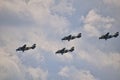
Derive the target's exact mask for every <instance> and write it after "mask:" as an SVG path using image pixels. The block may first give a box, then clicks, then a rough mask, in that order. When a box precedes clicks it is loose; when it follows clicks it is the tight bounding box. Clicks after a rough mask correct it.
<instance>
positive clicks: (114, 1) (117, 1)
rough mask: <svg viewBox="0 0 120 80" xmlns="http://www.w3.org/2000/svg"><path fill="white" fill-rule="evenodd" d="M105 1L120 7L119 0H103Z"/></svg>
mask: <svg viewBox="0 0 120 80" xmlns="http://www.w3.org/2000/svg"><path fill="white" fill-rule="evenodd" d="M103 2H104V3H106V4H110V5H113V6H118V7H120V1H119V0H103Z"/></svg>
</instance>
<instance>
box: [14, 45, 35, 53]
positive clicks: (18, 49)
mask: <svg viewBox="0 0 120 80" xmlns="http://www.w3.org/2000/svg"><path fill="white" fill-rule="evenodd" d="M35 48H36V44H33V45H32V46H31V47H26V44H25V45H23V46H22V47H19V48H17V49H16V51H22V52H24V51H26V50H29V49H35Z"/></svg>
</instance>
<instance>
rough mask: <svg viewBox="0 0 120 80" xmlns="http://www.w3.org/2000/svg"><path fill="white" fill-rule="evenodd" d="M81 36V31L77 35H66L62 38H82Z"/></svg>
mask: <svg viewBox="0 0 120 80" xmlns="http://www.w3.org/2000/svg"><path fill="white" fill-rule="evenodd" d="M80 37H81V33H79V34H78V35H77V36H72V35H68V36H65V37H64V38H62V39H61V40H68V41H70V40H73V39H75V38H80Z"/></svg>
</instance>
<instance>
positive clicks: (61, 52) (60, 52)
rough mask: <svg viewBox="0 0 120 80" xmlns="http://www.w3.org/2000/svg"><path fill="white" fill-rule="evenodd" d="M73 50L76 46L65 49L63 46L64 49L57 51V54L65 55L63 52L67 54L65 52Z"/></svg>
mask: <svg viewBox="0 0 120 80" xmlns="http://www.w3.org/2000/svg"><path fill="white" fill-rule="evenodd" d="M73 51H74V47H71V48H70V49H65V48H63V49H61V50H58V51H56V54H61V55H63V54H65V53H67V52H73Z"/></svg>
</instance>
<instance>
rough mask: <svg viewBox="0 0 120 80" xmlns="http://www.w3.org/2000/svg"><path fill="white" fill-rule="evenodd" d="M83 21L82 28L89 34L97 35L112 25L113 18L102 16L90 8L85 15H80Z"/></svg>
mask: <svg viewBox="0 0 120 80" xmlns="http://www.w3.org/2000/svg"><path fill="white" fill-rule="evenodd" d="M81 20H82V21H83V23H84V26H83V29H84V31H86V32H87V33H88V35H89V36H99V35H100V34H101V32H103V31H107V30H108V29H110V28H111V27H112V22H114V19H113V18H110V17H109V16H107V17H104V16H102V15H100V14H98V13H97V12H96V11H95V10H90V11H89V12H88V14H87V15H86V16H85V17H83V16H82V17H81Z"/></svg>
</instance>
